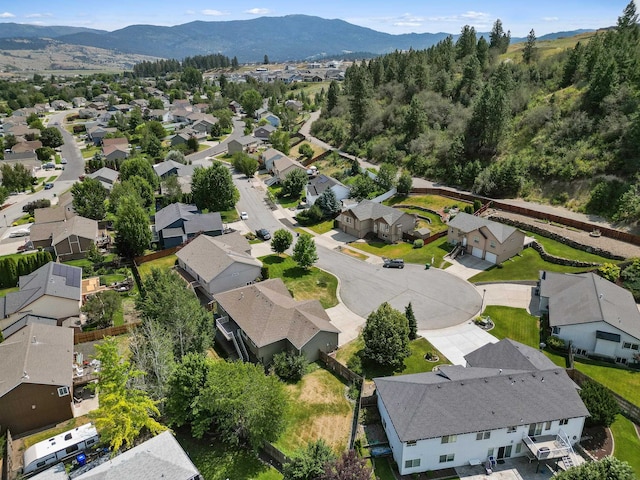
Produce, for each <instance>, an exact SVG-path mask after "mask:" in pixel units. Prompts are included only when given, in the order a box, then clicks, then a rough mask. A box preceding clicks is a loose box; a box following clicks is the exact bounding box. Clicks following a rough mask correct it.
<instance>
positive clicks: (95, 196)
mask: <svg viewBox="0 0 640 480" xmlns="http://www.w3.org/2000/svg"><path fill="white" fill-rule="evenodd" d="M71 193H72V195H73V209H74V210H75V211H76V213H77V214H78V215H80V216H81V217H86V218H91V219H93V220H102V219H103V218H104V217H105V215H106V213H107V207H106V205H105V200H106V199H107V197H108V196H109V191H108V190H107V189H106V188H104V187H103V186H102V184H101V183H100V182H99V181H98V180H96V179H94V178H91V177H86V178H85V179H84V180H83V181H82V182H77V183H74V184H73V186H72V187H71Z"/></svg>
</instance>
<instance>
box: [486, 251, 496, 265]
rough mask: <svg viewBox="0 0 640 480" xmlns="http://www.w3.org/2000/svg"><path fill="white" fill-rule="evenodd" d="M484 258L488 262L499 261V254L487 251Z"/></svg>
mask: <svg viewBox="0 0 640 480" xmlns="http://www.w3.org/2000/svg"><path fill="white" fill-rule="evenodd" d="M484 259H485V260H486V261H487V262H491V263H496V262H497V261H498V256H497V255H496V254H495V253H489V252H487V253H486V254H485V256H484Z"/></svg>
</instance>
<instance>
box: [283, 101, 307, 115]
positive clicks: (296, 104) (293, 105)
mask: <svg viewBox="0 0 640 480" xmlns="http://www.w3.org/2000/svg"><path fill="white" fill-rule="evenodd" d="M284 106H285V107H287V108H288V109H290V110H293V111H294V112H299V111H300V110H302V107H303V106H304V104H303V103H302V102H301V101H300V100H287V101H286V102H284Z"/></svg>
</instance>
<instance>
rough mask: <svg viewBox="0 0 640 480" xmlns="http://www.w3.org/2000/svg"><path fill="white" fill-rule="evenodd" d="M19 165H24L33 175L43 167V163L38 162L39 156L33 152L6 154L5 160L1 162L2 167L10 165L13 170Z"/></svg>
mask: <svg viewBox="0 0 640 480" xmlns="http://www.w3.org/2000/svg"><path fill="white" fill-rule="evenodd" d="M18 163H19V164H21V165H23V166H24V167H25V168H26V169H27V170H28V171H29V172H31V173H32V174H35V172H36V171H37V170H38V169H39V168H40V167H42V162H41V161H40V160H38V156H37V155H36V153H35V152H32V151H28V152H20V153H10V152H5V154H4V160H0V165H9V166H11V167H12V168H13V166H14V165H16V164H18Z"/></svg>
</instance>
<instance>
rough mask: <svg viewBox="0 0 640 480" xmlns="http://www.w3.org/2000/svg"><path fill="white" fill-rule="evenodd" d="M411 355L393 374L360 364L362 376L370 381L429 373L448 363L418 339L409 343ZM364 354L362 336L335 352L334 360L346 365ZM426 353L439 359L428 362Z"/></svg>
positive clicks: (442, 356)
mask: <svg viewBox="0 0 640 480" xmlns="http://www.w3.org/2000/svg"><path fill="white" fill-rule="evenodd" d="M409 349H410V350H411V354H410V355H409V357H407V358H406V359H405V361H404V368H403V370H402V371H400V372H394V371H393V370H391V369H389V368H383V367H380V366H379V365H376V364H374V363H370V362H366V361H364V362H362V374H363V376H364V377H365V378H368V379H371V378H376V377H385V376H389V375H407V374H409V373H421V372H430V371H431V370H433V367H435V366H436V365H442V364H447V363H450V362H449V360H447V358H446V357H445V356H444V355H442V354H441V353H440V352H439V351H438V350H436V349H435V347H434V346H433V345H431V344H430V343H429V342H428V341H427V340H426V339H424V338H418V339H416V340H413V341H412V342H410V343H409ZM363 352H364V340H363V339H362V336H361V335H360V336H358V338H356V339H354V340H352V341H351V342H349V343H347V344H346V345H343V346H342V347H340V348H339V349H338V351H337V352H336V359H337V360H338V361H339V362H341V363H343V364H344V365H347V363H349V361H350V360H351V359H352V358H354V357H358V356H362V354H363ZM427 352H431V353H434V354H435V355H437V356H438V357H439V360H438V361H437V362H428V361H427V360H425V358H424V356H425V354H426V353H427Z"/></svg>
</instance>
